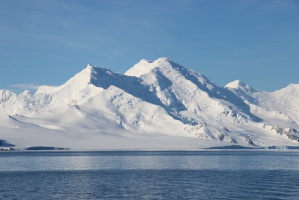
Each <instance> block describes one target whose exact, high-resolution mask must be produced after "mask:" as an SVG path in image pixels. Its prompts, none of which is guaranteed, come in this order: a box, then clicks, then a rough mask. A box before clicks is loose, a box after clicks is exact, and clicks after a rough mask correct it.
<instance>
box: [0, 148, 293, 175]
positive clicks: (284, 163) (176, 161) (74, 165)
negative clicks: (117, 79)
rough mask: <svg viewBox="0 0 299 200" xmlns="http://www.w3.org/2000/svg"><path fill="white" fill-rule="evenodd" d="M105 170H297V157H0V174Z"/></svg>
mask: <svg viewBox="0 0 299 200" xmlns="http://www.w3.org/2000/svg"><path fill="white" fill-rule="evenodd" d="M106 169H129V170H130V169H155V170H160V169H161V170H165V169H178V170H201V169H213V170H257V169H261V170H263V169H265V170H270V169H272V170H299V153H298V152H262V151H256V152H255V151H248V152H247V151H246V152H245V151H239V152H225V151H223V152H209V151H205V152H60V153H59V152H25V153H24V152H16V153H0V171H61V170H106Z"/></svg>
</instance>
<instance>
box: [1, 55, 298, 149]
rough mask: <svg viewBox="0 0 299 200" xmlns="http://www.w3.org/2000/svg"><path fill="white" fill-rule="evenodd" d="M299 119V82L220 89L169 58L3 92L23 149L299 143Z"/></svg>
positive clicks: (5, 132)
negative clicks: (270, 87)
mask: <svg viewBox="0 0 299 200" xmlns="http://www.w3.org/2000/svg"><path fill="white" fill-rule="evenodd" d="M298 122H299V85H296V84H291V85H289V86H288V87H286V88H284V89H281V90H278V91H275V92H261V91H258V90H256V89H254V88H252V87H250V86H249V85H247V84H245V83H243V82H241V81H239V80H237V81H234V82H231V83H229V84H227V85H226V86H225V87H221V86H219V85H217V84H215V83H213V82H212V81H210V80H209V79H207V78H206V77H205V76H203V75H202V74H200V73H197V72H195V71H192V70H189V69H187V68H185V67H183V66H181V65H179V64H177V63H175V62H173V61H170V60H169V59H167V58H159V59H157V60H155V61H147V60H144V59H143V60H141V61H140V62H139V63H137V64H136V65H134V66H133V67H132V68H131V69H129V70H128V71H127V72H126V73H125V74H119V73H114V72H112V71H111V70H109V69H106V68H103V67H95V66H92V65H88V66H87V67H86V68H85V69H83V70H82V71H81V72H79V73H78V74H76V75H75V76H74V77H72V78H71V79H70V80H68V81H67V82H66V83H65V84H63V85H61V86H58V87H50V86H42V87H40V88H39V89H38V90H37V92H36V93H35V94H32V93H31V92H29V91H24V92H23V93H21V94H14V93H12V92H10V91H7V90H0V140H1V141H5V143H10V144H14V145H17V146H18V147H29V146H55V147H67V148H74V149H198V148H208V147H214V146H233V145H236V146H237V145H239V146H245V147H268V146H299V143H298V140H299V133H298V130H299V125H298ZM2 143H3V144H4V142H2ZM0 146H1V144H0ZM2 146H3V145H2Z"/></svg>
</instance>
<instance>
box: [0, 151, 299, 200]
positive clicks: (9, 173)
mask: <svg viewBox="0 0 299 200" xmlns="http://www.w3.org/2000/svg"><path fill="white" fill-rule="evenodd" d="M0 199H3V200H8V199H32V200H33V199H42V200H47V199H71V200H74V199H138V200H139V199H167V200H168V199H169V200H171V199H180V200H181V199H209V200H210V199H238V200H240V199H254V200H257V199H271V200H272V199H285V200H289V199H299V151H297V150H289V151H283V150H203V151H5V152H0Z"/></svg>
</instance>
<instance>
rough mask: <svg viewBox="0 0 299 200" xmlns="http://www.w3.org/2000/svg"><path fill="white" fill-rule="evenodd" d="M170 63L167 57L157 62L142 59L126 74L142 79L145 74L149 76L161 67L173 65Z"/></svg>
mask: <svg viewBox="0 0 299 200" xmlns="http://www.w3.org/2000/svg"><path fill="white" fill-rule="evenodd" d="M170 62H171V61H170V60H169V59H168V58H167V57H161V58H158V59H157V60H155V61H149V60H146V59H142V60H140V61H139V62H138V63H137V64H135V65H134V66H133V67H132V68H130V69H129V70H128V71H127V72H126V73H125V75H127V76H135V77H140V76H142V75H143V74H147V73H149V72H150V71H151V70H153V69H155V68H157V67H159V66H169V65H171V63H170Z"/></svg>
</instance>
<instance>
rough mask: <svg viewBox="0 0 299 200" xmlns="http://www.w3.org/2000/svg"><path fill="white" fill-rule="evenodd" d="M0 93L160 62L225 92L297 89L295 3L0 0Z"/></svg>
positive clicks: (298, 8)
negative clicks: (229, 88) (233, 87)
mask: <svg viewBox="0 0 299 200" xmlns="http://www.w3.org/2000/svg"><path fill="white" fill-rule="evenodd" d="M0 47H1V48H0V89H8V90H11V91H14V92H22V91H23V90H24V89H31V90H34V88H36V87H37V86H39V85H60V84H63V83H64V82H66V81H67V80H68V79H69V78H71V77H72V76H74V75H75V74H76V73H78V72H79V71H81V70H82V69H83V68H85V67H86V65H87V64H92V65H96V66H104V67H107V68H109V69H111V70H112V71H114V72H119V73H124V72H125V71H126V70H128V69H129V68H130V67H132V66H133V65H134V64H136V63H137V62H139V60H141V59H143V58H144V59H147V60H155V59H157V58H159V57H168V58H170V59H171V60H173V61H174V62H176V63H179V64H181V65H182V66H184V67H186V68H189V69H193V70H195V71H197V72H200V73H202V74H204V75H205V76H206V77H207V78H209V79H210V80H212V81H213V82H215V83H217V84H219V85H221V86H224V85H225V84H227V83H229V82H231V81H234V80H236V79H239V80H241V81H243V82H245V83H247V84H249V85H251V86H252V87H254V88H256V89H259V90H264V91H274V90H278V89H281V88H283V87H286V86H287V85H289V84H290V83H299V78H298V76H299V65H298V64H299V1H298V0H225V1H223V0H150V1H149V0H114V1H111V0H63V1H62V0H26V1H24V0H1V1H0Z"/></svg>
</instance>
